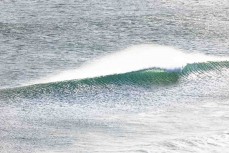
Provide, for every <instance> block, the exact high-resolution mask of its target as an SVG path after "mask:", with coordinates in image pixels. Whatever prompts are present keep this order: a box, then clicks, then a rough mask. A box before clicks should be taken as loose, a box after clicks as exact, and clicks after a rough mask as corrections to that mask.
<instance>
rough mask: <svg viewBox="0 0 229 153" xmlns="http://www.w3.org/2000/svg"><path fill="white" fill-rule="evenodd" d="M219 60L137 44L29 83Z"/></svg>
mask: <svg viewBox="0 0 229 153" xmlns="http://www.w3.org/2000/svg"><path fill="white" fill-rule="evenodd" d="M222 60H226V59H222V58H219V57H215V56H207V55H204V54H187V53H184V52H182V51H180V50H177V49H174V48H171V47H165V46H158V45H138V46H132V47H129V48H127V49H125V50H122V51H119V52H116V53H113V54H110V55H107V56H104V57H100V58H98V59H95V60H94V61H92V62H90V63H87V64H85V65H83V66H82V67H80V68H78V69H75V70H68V71H64V72H61V73H60V74H57V75H54V76H50V77H46V78H42V79H39V80H36V81H34V82H32V84H38V83H49V82H57V81H66V80H76V79H84V78H93V77H98V76H106V75H112V74H121V73H127V72H132V71H137V70H141V69H147V68H161V69H166V70H173V69H182V68H183V67H184V66H185V65H187V64H189V63H199V62H207V61H222Z"/></svg>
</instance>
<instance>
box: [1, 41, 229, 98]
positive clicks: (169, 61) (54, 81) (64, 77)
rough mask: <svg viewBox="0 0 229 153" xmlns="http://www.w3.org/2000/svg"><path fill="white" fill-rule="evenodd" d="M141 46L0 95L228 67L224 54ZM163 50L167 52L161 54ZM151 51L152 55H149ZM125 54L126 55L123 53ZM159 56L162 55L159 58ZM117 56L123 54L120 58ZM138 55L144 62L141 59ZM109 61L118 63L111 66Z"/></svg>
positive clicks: (147, 81) (160, 81)
mask: <svg viewBox="0 0 229 153" xmlns="http://www.w3.org/2000/svg"><path fill="white" fill-rule="evenodd" d="M143 48H144V49H148V50H147V51H145V50H142V51H143V52H141V53H138V52H139V51H141V50H138V51H137V50H134V51H133V49H136V48H130V50H127V51H125V52H124V54H123V53H121V55H120V54H119V53H117V54H116V53H115V54H112V55H109V56H107V57H108V59H109V60H107V58H106V57H104V58H100V60H99V61H95V62H93V65H87V66H84V67H82V68H80V69H77V70H72V71H69V72H68V73H66V72H64V73H61V74H59V75H57V76H55V77H50V78H49V79H47V80H39V81H38V82H37V83H34V84H30V85H28V86H22V87H17V88H12V89H3V90H1V91H0V97H4V98H7V97H8V96H10V97H11V98H12V97H13V96H15V97H39V96H41V95H50V94H51V95H53V94H54V95H55V94H58V95H60V93H61V94H72V93H77V92H79V91H80V90H91V87H95V88H99V87H101V86H102V87H104V86H107V85H110V84H115V85H134V86H151V85H154V86H158V85H159V86H165V85H171V84H175V83H178V82H179V78H181V77H185V76H187V75H189V74H195V73H198V74H199V73H207V71H211V70H221V69H222V68H229V62H228V61H227V59H226V58H220V57H212V56H206V55H202V54H185V53H183V52H180V51H177V50H175V49H171V48H168V47H160V46H156V48H157V49H159V50H154V51H161V52H160V53H151V51H152V49H153V48H154V49H156V48H155V47H153V48H152V46H149V45H147V46H140V47H139V46H138V47H137V49H143ZM150 49H151V50H150ZM148 52H150V53H148ZM132 53H135V55H132ZM163 53H167V54H166V55H164V54H163ZM138 54H139V55H138ZM142 54H144V56H142ZM151 54H153V55H155V56H149V55H151ZM162 54H163V56H162ZM127 55H128V57H129V58H128V59H126V58H124V57H122V56H125V57H126V56H127ZM140 55H141V56H140ZM156 55H158V56H156ZM168 55H169V56H168ZM172 55H173V56H172ZM130 56H131V57H132V58H130ZM160 56H161V58H162V59H160V58H159V57H160ZM119 57H122V59H120V58H119ZM133 57H135V59H133ZM143 57H146V59H144V60H143V59H142V58H143ZM124 59H125V60H127V63H126V64H124V63H123V62H124ZM140 59H141V61H144V62H140V61H139V60H140ZM130 60H132V61H135V62H136V63H135V65H130V64H133V63H132V61H131V62H128V61H130ZM153 60H154V61H153ZM113 62H117V63H113ZM123 64H124V65H123ZM111 65H113V66H114V65H116V66H117V65H118V66H120V67H110V66H111ZM122 65H123V66H122ZM104 67H107V69H101V68H104ZM76 72H78V73H76ZM94 72H95V74H94Z"/></svg>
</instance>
